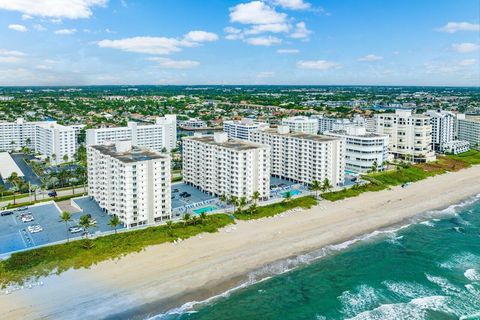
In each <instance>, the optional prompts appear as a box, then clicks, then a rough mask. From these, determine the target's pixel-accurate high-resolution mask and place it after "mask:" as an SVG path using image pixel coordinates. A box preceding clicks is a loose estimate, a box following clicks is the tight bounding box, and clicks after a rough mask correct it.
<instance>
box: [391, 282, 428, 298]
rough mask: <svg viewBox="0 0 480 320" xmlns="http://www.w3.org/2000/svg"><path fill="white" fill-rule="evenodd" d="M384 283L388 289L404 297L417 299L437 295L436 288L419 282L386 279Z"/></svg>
mask: <svg viewBox="0 0 480 320" xmlns="http://www.w3.org/2000/svg"><path fill="white" fill-rule="evenodd" d="M382 284H383V285H384V286H385V287H387V289H388V290H390V291H391V292H394V293H396V294H397V295H399V296H401V297H403V298H408V299H416V298H421V297H428V296H434V295H435V292H434V290H431V289H429V288H427V287H425V286H423V285H421V284H418V283H413V282H395V281H384V282H382Z"/></svg>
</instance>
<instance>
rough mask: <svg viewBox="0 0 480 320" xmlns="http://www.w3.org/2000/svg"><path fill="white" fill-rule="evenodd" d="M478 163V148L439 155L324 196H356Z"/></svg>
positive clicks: (375, 175) (370, 177)
mask: <svg viewBox="0 0 480 320" xmlns="http://www.w3.org/2000/svg"><path fill="white" fill-rule="evenodd" d="M476 164H480V152H479V151H476V150H470V151H468V152H465V153H462V154H459V155H445V156H439V157H438V159H437V161H434V162H429V163H419V164H415V165H403V166H398V167H397V168H396V169H395V170H391V171H385V172H377V173H370V174H366V175H363V176H362V178H363V179H364V180H367V181H368V183H367V184H364V185H355V186H353V187H351V188H348V189H347V188H345V189H343V190H340V191H334V192H328V193H324V194H322V198H324V199H326V200H330V201H337V200H342V199H346V198H351V197H356V196H358V195H360V194H362V193H364V192H370V191H380V190H384V189H388V188H389V187H392V186H398V185H401V184H404V183H410V182H416V181H420V180H424V179H426V178H428V177H432V176H435V175H438V174H443V173H446V172H449V171H458V170H461V169H464V168H467V167H470V166H472V165H476Z"/></svg>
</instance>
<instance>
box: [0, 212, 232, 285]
mask: <svg viewBox="0 0 480 320" xmlns="http://www.w3.org/2000/svg"><path fill="white" fill-rule="evenodd" d="M231 223H234V222H233V220H232V219H231V217H229V216H228V215H225V214H216V215H209V216H208V218H207V220H206V221H205V223H204V224H196V225H187V226H185V225H184V224H183V223H182V222H179V223H175V224H173V225H172V228H171V229H170V230H169V228H168V226H167V225H162V226H158V227H149V228H146V229H141V230H136V231H130V232H122V233H118V234H113V235H108V236H104V237H99V238H96V239H92V240H79V241H73V242H70V243H66V244H60V245H54V246H48V247H43V248H39V249H34V250H30V251H25V252H20V253H15V254H13V255H12V256H11V257H10V258H9V259H7V260H4V261H0V286H6V285H8V284H11V283H22V282H23V281H25V280H27V279H32V278H37V277H40V276H47V275H49V274H52V273H56V274H60V273H62V272H64V271H66V270H69V269H72V268H74V269H78V268H88V267H90V266H92V265H94V264H97V263H99V262H102V261H105V260H110V259H117V258H120V257H122V256H125V255H127V254H129V253H132V252H139V251H141V250H143V249H144V248H145V247H148V246H151V245H157V244H161V243H164V242H172V241H174V240H176V239H180V238H181V239H186V238H189V237H192V236H195V235H198V234H200V233H203V232H210V233H213V232H217V231H218V229H220V228H222V227H224V226H226V225H228V224H231ZM87 244H92V245H93V247H91V248H89V249H87V248H85V246H86V245H87Z"/></svg>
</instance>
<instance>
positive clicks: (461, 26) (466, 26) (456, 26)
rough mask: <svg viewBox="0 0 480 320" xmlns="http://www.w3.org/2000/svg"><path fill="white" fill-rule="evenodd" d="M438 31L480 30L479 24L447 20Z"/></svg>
mask: <svg viewBox="0 0 480 320" xmlns="http://www.w3.org/2000/svg"><path fill="white" fill-rule="evenodd" d="M438 31H441V32H448V33H455V32H458V31H480V24H478V23H470V22H449V23H447V24H446V25H444V26H443V27H441V28H439V29H438Z"/></svg>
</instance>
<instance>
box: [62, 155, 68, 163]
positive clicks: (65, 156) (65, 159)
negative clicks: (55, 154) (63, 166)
mask: <svg viewBox="0 0 480 320" xmlns="http://www.w3.org/2000/svg"><path fill="white" fill-rule="evenodd" d="M63 161H64V162H68V154H66V153H65V154H64V155H63Z"/></svg>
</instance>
